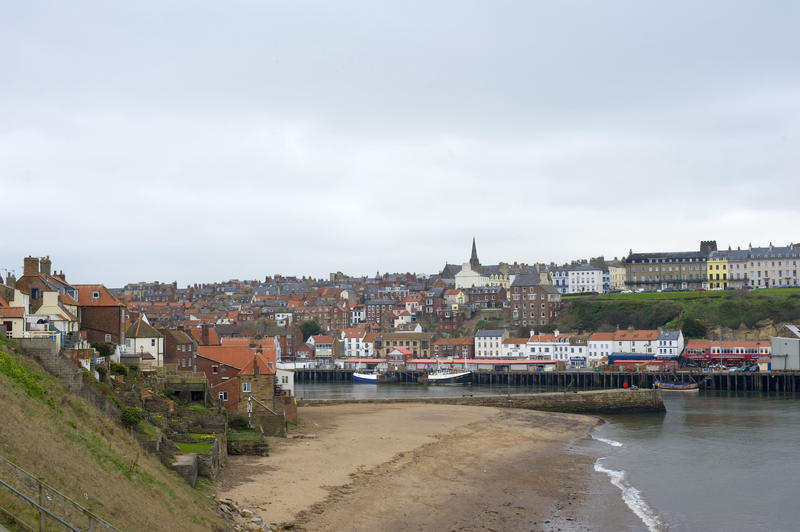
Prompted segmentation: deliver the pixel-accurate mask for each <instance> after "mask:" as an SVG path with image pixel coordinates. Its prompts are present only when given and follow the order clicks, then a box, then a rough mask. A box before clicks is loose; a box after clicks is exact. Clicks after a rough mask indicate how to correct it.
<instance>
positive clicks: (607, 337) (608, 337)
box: [589, 332, 614, 342]
mask: <svg viewBox="0 0 800 532" xmlns="http://www.w3.org/2000/svg"><path fill="white" fill-rule="evenodd" d="M612 340H614V333H612V332H598V333H594V334H593V335H591V336H590V337H589V341H590V342H610V341H612Z"/></svg>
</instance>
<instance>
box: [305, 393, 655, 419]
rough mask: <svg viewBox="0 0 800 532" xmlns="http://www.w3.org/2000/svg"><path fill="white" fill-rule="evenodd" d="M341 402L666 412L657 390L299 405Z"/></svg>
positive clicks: (580, 411) (313, 402)
mask: <svg viewBox="0 0 800 532" xmlns="http://www.w3.org/2000/svg"><path fill="white" fill-rule="evenodd" d="M342 403H434V404H448V405H470V406H493V407H500V408H523V409H526V410H544V411H549V412H568V413H574V414H630V413H645V412H665V411H666V408H664V401H663V400H662V398H661V392H660V391H659V390H631V389H628V390H597V391H589V392H557V393H536V394H515V395H475V396H470V395H466V396H461V397H429V398H391V399H303V400H298V401H297V404H298V406H323V405H333V404H342Z"/></svg>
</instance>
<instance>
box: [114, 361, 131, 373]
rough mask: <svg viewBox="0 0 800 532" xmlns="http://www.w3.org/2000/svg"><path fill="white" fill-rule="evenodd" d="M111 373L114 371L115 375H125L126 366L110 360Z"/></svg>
mask: <svg viewBox="0 0 800 532" xmlns="http://www.w3.org/2000/svg"><path fill="white" fill-rule="evenodd" d="M111 373H114V374H115V375H127V374H128V368H126V367H125V366H123V365H122V364H117V363H116V362H114V361H113V360H112V361H111Z"/></svg>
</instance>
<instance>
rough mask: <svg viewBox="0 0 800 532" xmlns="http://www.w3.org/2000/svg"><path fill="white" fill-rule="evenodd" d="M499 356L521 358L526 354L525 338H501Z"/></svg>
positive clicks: (526, 342) (525, 356) (526, 341)
mask: <svg viewBox="0 0 800 532" xmlns="http://www.w3.org/2000/svg"><path fill="white" fill-rule="evenodd" d="M500 356H502V357H503V358H515V359H523V358H527V356H528V339H527V338H506V339H505V340H503V344H502V347H501V352H500Z"/></svg>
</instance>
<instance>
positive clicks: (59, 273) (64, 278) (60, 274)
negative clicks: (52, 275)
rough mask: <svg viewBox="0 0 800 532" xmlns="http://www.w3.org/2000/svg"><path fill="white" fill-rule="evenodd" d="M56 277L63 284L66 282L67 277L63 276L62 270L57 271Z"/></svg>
mask: <svg viewBox="0 0 800 532" xmlns="http://www.w3.org/2000/svg"><path fill="white" fill-rule="evenodd" d="M56 277H58V278H59V279H61V280H62V281H64V282H65V283H66V282H67V277H66V276H65V275H64V270H59V271H58V273H57V274H56Z"/></svg>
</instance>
